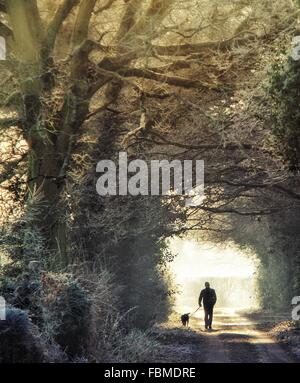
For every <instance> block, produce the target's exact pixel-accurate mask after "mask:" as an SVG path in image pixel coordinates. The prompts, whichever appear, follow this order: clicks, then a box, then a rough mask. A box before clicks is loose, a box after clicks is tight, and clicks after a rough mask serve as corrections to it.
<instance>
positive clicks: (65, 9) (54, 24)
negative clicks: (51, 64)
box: [44, 0, 79, 55]
mask: <svg viewBox="0 0 300 383" xmlns="http://www.w3.org/2000/svg"><path fill="white" fill-rule="evenodd" d="M78 2H79V0H64V1H63V3H62V4H61V5H60V6H59V7H58V9H57V11H56V13H55V15H54V17H53V19H52V20H51V21H50V24H49V25H48V28H47V33H46V36H47V37H46V41H45V47H44V52H45V55H48V54H49V53H50V52H51V51H52V49H53V47H54V44H55V40H56V36H57V33H58V31H59V29H60V27H61V25H62V23H63V22H64V20H65V19H66V18H67V17H68V15H69V14H70V12H71V11H72V9H73V8H74V7H75V6H76V5H77V4H78Z"/></svg>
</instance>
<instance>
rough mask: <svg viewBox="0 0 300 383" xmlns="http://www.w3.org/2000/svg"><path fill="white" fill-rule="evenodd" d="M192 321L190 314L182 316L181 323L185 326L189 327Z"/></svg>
mask: <svg viewBox="0 0 300 383" xmlns="http://www.w3.org/2000/svg"><path fill="white" fill-rule="evenodd" d="M189 321H190V313H188V314H183V315H181V322H182V324H183V326H188V325H189Z"/></svg>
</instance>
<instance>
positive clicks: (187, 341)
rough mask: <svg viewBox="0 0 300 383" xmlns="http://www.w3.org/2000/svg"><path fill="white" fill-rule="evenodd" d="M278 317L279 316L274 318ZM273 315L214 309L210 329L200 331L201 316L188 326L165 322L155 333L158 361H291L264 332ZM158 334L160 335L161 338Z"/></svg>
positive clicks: (293, 361) (278, 345)
mask: <svg viewBox="0 0 300 383" xmlns="http://www.w3.org/2000/svg"><path fill="white" fill-rule="evenodd" d="M278 319H279V318H278ZM271 320H272V321H274V317H272V318H271V317H265V316H261V317H257V318H255V320H253V319H252V320H249V319H247V318H245V317H243V316H242V315H240V314H237V313H234V312H231V313H228V312H225V311H222V310H219V311H216V313H215V320H214V329H213V330H212V331H204V330H203V323H202V318H201V316H200V317H199V318H192V319H191V321H190V328H189V329H183V328H180V327H174V326H173V325H174V324H175V322H174V323H169V324H168V325H166V326H165V327H164V328H163V329H162V330H161V333H160V335H159V337H160V341H161V343H162V351H161V358H160V360H159V361H161V362H175V363H176V362H185V363H189V362H196V363H255V362H258V363H295V362H296V361H295V359H294V358H293V357H292V356H291V355H290V353H289V352H288V351H287V350H286V349H285V348H284V347H283V346H282V345H281V344H279V343H277V342H276V341H275V340H274V339H273V338H272V337H271V336H269V335H268V332H267V331H266V327H267V324H268V323H270V321H271ZM161 336H162V338H161Z"/></svg>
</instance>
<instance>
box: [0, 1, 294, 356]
mask: <svg viewBox="0 0 300 383" xmlns="http://www.w3.org/2000/svg"><path fill="white" fill-rule="evenodd" d="M299 6H300V4H299V3H298V2H297V1H292V0H275V1H272V2H270V1H269V0H224V1H222V2H220V1H218V0H210V1H208V0H185V1H181V0H169V1H164V0H52V1H44V0H0V36H2V37H4V38H5V41H6V59H5V60H2V61H0V84H1V87H0V139H1V141H0V150H1V152H0V212H1V215H0V222H1V231H0V233H1V236H0V261H1V264H0V267H1V268H0V291H1V293H0V295H2V296H4V297H5V299H6V301H7V302H8V303H9V304H10V307H11V320H12V321H13V320H16V321H19V324H20V326H23V322H24V331H31V330H30V329H29V328H27V327H28V326H29V327H30V326H33V327H34V331H36V332H38V333H39V334H41V335H42V336H41V337H38V338H39V341H37V340H35V352H32V353H31V356H30V359H29V361H39V358H41V354H43V358H46V359H48V360H51V361H56V360H58V361H61V360H67V359H68V358H69V359H70V358H71V359H72V358H80V357H82V358H87V359H88V360H96V361H105V360H106V357H107V355H112V356H113V358H114V360H120V361H124V360H125V361H128V360H129V361H130V358H132V360H134V361H136V360H139V358H141V360H142V358H143V354H142V353H139V350H140V348H139V345H140V344H143V345H145V344H148V343H149V348H151V345H150V340H149V339H148V338H147V335H146V332H145V330H147V328H149V327H150V326H151V325H152V324H153V323H155V322H157V321H165V320H167V318H168V315H169V314H170V312H171V310H172V302H173V300H174V294H175V293H176V287H175V286H174V285H173V284H172V276H171V275H170V273H169V271H168V264H169V262H172V254H171V253H170V251H169V249H168V239H169V238H172V237H174V236H179V237H184V236H185V235H186V234H189V235H193V236H194V237H195V238H200V239H201V238H206V239H207V238H208V239H209V240H210V241H212V242H219V241H232V242H234V243H235V244H236V245H238V246H240V247H241V248H251V249H253V251H254V252H255V253H256V254H257V256H258V258H259V260H260V265H259V270H258V282H259V300H260V305H261V307H262V308H267V309H272V310H277V309H284V308H286V307H289V306H290V304H291V299H292V297H294V296H296V295H299V292H300V242H299V241H300V215H299V213H300V182H299V181H300V178H299V167H300V128H299V124H300V114H299V102H300V94H299V86H300V61H297V60H295V59H294V58H292V57H291V49H292V40H293V37H294V36H298V35H300V25H299V19H298V18H299V16H300V8H299ZM294 49H296V48H294ZM121 151H126V152H127V153H128V156H129V157H130V158H139V159H144V160H145V161H150V160H151V159H168V160H173V159H179V160H182V161H183V160H188V159H192V160H196V159H199V160H204V161H205V199H204V200H203V202H202V203H201V205H199V206H196V207H193V208H192V207H186V206H185V204H184V199H183V198H181V197H178V196H172V195H169V196H164V197H157V196H153V197H148V196H136V197H134V196H111V197H100V196H99V195H97V193H96V186H95V185H96V181H97V177H98V176H97V173H96V164H97V162H98V161H99V160H101V159H112V160H115V159H116V158H117V157H118V153H119V152H121ZM191 233H192V234H191ZM24 310H25V311H24ZM25 312H27V313H28V315H29V317H30V318H31V321H30V324H28V323H29V322H28V323H27V322H26V320H27V319H26V315H27V314H26V315H25ZM14 318H17V319H14ZM26 323H27V324H26ZM26 326H27V327H26ZM32 331H33V330H32ZM32 331H31V332H32ZM34 331H33V332H34ZM78 334H80V335H78ZM14 336H17V335H13V334H12V335H11V337H12V339H13V337H14ZM9 342H11V340H9ZM147 342H148V343H147ZM2 345H5V340H4V341H3V342H2V343H1V345H0V359H1V358H5V357H6V358H9V356H7V355H6V356H5V357H4V356H3V355H4V351H3V350H4V348H5V346H2ZM7 347H8V346H7ZM24 347H25V346H24ZM143 347H144V346H143ZM40 349H42V352H41V351H40ZM143 349H147V347H144V348H143Z"/></svg>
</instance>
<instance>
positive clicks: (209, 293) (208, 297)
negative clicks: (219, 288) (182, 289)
mask: <svg viewBox="0 0 300 383" xmlns="http://www.w3.org/2000/svg"><path fill="white" fill-rule="evenodd" d="M202 301H203V306H204V312H205V316H204V322H205V328H206V329H210V330H211V325H212V320H213V311H214V305H215V304H216V302H217V295H216V292H215V290H214V289H211V288H210V284H209V282H205V289H203V290H202V291H201V293H200V296H199V307H201V306H202Z"/></svg>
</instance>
